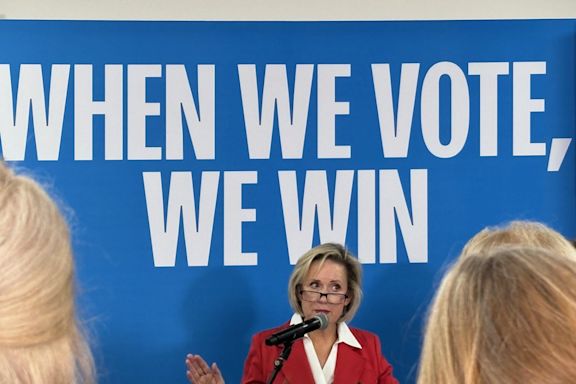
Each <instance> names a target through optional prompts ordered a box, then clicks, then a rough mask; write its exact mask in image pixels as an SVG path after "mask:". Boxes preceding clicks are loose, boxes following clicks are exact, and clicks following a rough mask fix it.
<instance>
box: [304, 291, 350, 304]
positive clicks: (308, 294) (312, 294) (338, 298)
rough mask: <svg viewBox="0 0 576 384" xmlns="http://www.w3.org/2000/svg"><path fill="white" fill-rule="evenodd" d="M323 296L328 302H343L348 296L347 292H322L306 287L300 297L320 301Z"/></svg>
mask: <svg viewBox="0 0 576 384" xmlns="http://www.w3.org/2000/svg"><path fill="white" fill-rule="evenodd" d="M322 296H325V297H326V301H327V302H328V304H342V303H343V302H345V301H346V299H347V298H348V295H347V294H345V293H322V292H316V291H306V290H304V289H302V290H300V297H301V298H302V300H304V301H313V302H316V301H320V299H321V298H322Z"/></svg>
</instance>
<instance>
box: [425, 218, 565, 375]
mask: <svg viewBox="0 0 576 384" xmlns="http://www.w3.org/2000/svg"><path fill="white" fill-rule="evenodd" d="M428 316H429V317H428V323H427V327H426V333H425V338H424V345H423V348H422V357H421V362H420V371H419V377H418V384H439V383H442V384H496V383H505V384H532V383H534V384H536V383H538V384H540V383H546V384H560V383H562V384H564V383H574V382H575V380H576V363H575V362H576V250H575V249H574V248H573V247H572V246H571V244H570V243H569V242H568V241H567V240H566V239H565V238H563V237H562V236H561V235H560V234H558V233H557V232H554V231H553V230H552V229H550V228H548V227H546V226H544V225H543V224H538V223H532V222H514V223H511V224H510V225H509V226H508V227H505V228H502V229H498V228H495V229H486V230H484V231H482V232H480V233H479V234H478V235H476V236H475V237H473V238H472V239H471V240H470V241H469V243H468V244H467V245H466V247H465V248H464V251H463V253H462V255H461V256H460V258H459V259H458V260H457V261H456V263H455V264H454V265H453V266H452V267H451V268H450V270H449V271H448V272H447V274H446V275H445V277H444V279H443V281H442V283H441V285H440V288H439V289H438V291H437V293H436V297H435V299H434V301H433V304H432V306H431V308H430V311H429V314H428Z"/></svg>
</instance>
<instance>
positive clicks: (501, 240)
mask: <svg viewBox="0 0 576 384" xmlns="http://www.w3.org/2000/svg"><path fill="white" fill-rule="evenodd" d="M503 245H526V246H531V247H540V248H544V249H549V250H551V251H554V252H557V253H559V254H561V255H564V256H566V257H571V258H574V259H576V250H575V249H574V246H573V245H572V244H571V243H570V241H568V239H566V238H565V237H564V236H562V235H561V234H560V233H558V232H556V231H555V230H553V229H552V228H550V227H548V226H546V225H545V224H542V223H538V222H535V221H520V220H517V221H511V222H510V223H508V224H507V225H505V226H501V227H487V228H484V229H483V230H482V231H480V232H478V233H477V234H476V235H475V236H474V237H472V238H471V239H470V240H469V241H468V242H467V243H466V245H465V246H464V249H463V250H462V254H461V257H466V256H467V255H469V254H474V253H478V252H483V251H486V250H489V249H494V248H498V247H501V246H503Z"/></svg>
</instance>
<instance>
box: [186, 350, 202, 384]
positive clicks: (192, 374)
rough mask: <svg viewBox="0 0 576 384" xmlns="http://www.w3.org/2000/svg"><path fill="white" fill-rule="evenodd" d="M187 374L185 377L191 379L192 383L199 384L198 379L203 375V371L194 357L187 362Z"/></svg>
mask: <svg viewBox="0 0 576 384" xmlns="http://www.w3.org/2000/svg"><path fill="white" fill-rule="evenodd" d="M188 363H189V366H188V372H187V376H188V377H189V378H191V379H192V382H195V383H196V382H199V381H200V377H201V376H202V375H203V374H204V371H203V370H202V368H201V367H200V365H199V364H198V362H197V361H196V358H195V356H192V358H191V359H189V360H188Z"/></svg>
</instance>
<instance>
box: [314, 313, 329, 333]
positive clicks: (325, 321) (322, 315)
mask: <svg viewBox="0 0 576 384" xmlns="http://www.w3.org/2000/svg"><path fill="white" fill-rule="evenodd" d="M314 317H315V318H316V319H318V321H320V328H318V329H326V328H328V316H326V314H325V313H319V314H317V315H316V316H314Z"/></svg>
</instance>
